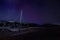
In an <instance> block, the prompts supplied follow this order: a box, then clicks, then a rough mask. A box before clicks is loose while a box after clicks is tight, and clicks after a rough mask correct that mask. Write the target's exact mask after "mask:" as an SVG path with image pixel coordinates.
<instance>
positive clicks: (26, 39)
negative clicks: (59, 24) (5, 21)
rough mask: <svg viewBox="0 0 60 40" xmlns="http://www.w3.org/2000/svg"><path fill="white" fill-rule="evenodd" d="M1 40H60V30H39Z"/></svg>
mask: <svg viewBox="0 0 60 40" xmlns="http://www.w3.org/2000/svg"><path fill="white" fill-rule="evenodd" d="M0 39H1V40H60V30H53V29H50V30H47V29H46V30H39V31H35V32H30V33H26V34H23V35H17V36H13V37H4V38H0Z"/></svg>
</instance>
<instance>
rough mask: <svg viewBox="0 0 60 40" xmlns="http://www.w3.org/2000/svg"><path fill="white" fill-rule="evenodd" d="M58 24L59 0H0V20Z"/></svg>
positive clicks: (59, 15)
mask: <svg viewBox="0 0 60 40" xmlns="http://www.w3.org/2000/svg"><path fill="white" fill-rule="evenodd" d="M21 9H22V11H23V16H22V22H24V23H36V24H44V23H47V22H49V23H55V24H60V5H59V0H0V20H7V21H17V22H19V21H20V14H21Z"/></svg>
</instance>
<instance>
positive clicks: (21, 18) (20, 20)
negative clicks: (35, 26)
mask: <svg viewBox="0 0 60 40" xmlns="http://www.w3.org/2000/svg"><path fill="white" fill-rule="evenodd" d="M22 12H23V11H22V10H21V14H20V23H21V22H22V14H23V13H22Z"/></svg>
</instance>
